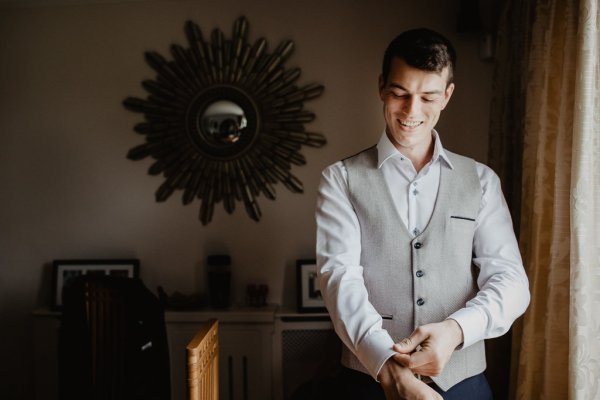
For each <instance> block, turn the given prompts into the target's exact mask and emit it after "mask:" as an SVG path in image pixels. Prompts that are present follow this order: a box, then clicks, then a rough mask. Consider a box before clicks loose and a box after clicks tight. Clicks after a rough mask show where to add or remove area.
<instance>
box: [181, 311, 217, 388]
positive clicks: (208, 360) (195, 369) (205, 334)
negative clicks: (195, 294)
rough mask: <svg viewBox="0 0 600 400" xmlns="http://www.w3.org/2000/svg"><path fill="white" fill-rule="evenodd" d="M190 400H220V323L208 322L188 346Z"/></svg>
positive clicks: (213, 320)
mask: <svg viewBox="0 0 600 400" xmlns="http://www.w3.org/2000/svg"><path fill="white" fill-rule="evenodd" d="M187 362H188V365H187V367H188V392H189V399H190V400H218V399H219V322H218V321H217V320H216V319H211V320H209V321H207V322H206V323H205V324H204V325H203V326H202V328H201V329H200V330H199V331H198V332H197V333H196V335H195V336H194V338H193V339H192V340H191V341H190V343H189V344H188V345H187Z"/></svg>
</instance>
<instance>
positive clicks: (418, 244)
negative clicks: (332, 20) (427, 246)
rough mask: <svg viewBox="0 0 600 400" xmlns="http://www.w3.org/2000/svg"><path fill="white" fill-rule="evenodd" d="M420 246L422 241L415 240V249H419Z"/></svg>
mask: <svg viewBox="0 0 600 400" xmlns="http://www.w3.org/2000/svg"><path fill="white" fill-rule="evenodd" d="M421 247H423V243H421V242H417V243H415V245H414V248H415V249H420V248H421Z"/></svg>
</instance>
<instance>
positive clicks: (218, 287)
mask: <svg viewBox="0 0 600 400" xmlns="http://www.w3.org/2000/svg"><path fill="white" fill-rule="evenodd" d="M206 264H207V265H208V293H209V300H210V306H211V307H213V308H227V307H229V305H230V294H231V289H230V288H231V257H230V256H228V255H223V254H218V255H210V256H208V257H207V258H206Z"/></svg>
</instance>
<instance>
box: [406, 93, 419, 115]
mask: <svg viewBox="0 0 600 400" xmlns="http://www.w3.org/2000/svg"><path fill="white" fill-rule="evenodd" d="M420 107H421V103H420V102H419V99H417V98H415V97H412V96H411V97H409V98H407V99H406V101H405V102H404V104H403V108H402V111H404V113H405V114H406V115H416V114H418V113H419V110H420Z"/></svg>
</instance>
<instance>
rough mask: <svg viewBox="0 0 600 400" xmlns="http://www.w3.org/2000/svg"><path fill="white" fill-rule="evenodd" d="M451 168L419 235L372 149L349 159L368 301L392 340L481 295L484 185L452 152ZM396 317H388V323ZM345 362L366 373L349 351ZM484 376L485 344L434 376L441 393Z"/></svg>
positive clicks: (453, 360)
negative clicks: (476, 243)
mask: <svg viewBox="0 0 600 400" xmlns="http://www.w3.org/2000/svg"><path fill="white" fill-rule="evenodd" d="M447 155H448V158H449V159H450V161H451V162H452V165H453V166H454V169H450V168H449V167H447V166H446V165H445V164H443V165H442V168H441V174H440V185H439V190H438V195H437V199H436V202H435V206H434V210H433V214H432V216H431V219H430V221H429V224H428V225H427V227H426V228H425V229H424V230H423V232H421V234H419V235H418V236H417V237H413V236H412V235H411V234H410V233H409V232H408V229H407V228H406V226H405V225H404V223H403V222H402V220H401V219H400V216H399V215H398V213H397V212H396V208H395V206H394V204H393V202H392V197H391V194H390V191H389V190H390V189H389V188H388V187H387V185H386V183H385V181H384V178H383V175H382V173H381V170H379V169H378V168H377V149H376V148H375V147H372V148H370V149H367V150H365V151H363V152H361V153H359V154H357V155H355V156H353V157H350V158H348V159H345V160H344V165H345V167H346V169H347V171H348V188H349V195H350V201H351V203H352V205H353V207H354V210H355V211H356V215H357V216H358V221H359V224H360V233H361V246H362V247H361V260H360V261H361V265H362V266H363V268H364V272H363V274H364V280H365V286H366V287H367V291H368V294H369V301H370V302H371V303H372V304H373V306H374V307H375V309H376V310H377V311H378V312H379V313H380V314H381V315H382V316H383V317H384V319H383V328H384V329H386V330H387V331H388V332H389V334H390V335H391V337H392V339H393V340H394V341H395V342H398V341H400V340H401V339H402V338H404V337H407V336H409V335H410V334H411V333H412V331H413V330H414V329H415V328H416V327H417V326H420V325H424V324H427V323H431V322H440V321H443V320H444V319H446V318H447V317H448V316H449V315H450V314H452V313H453V312H455V311H457V310H458V309H460V308H463V307H464V306H465V303H466V302H467V301H468V300H469V299H471V298H473V297H474V296H475V294H476V293H477V280H476V267H475V266H473V265H472V245H473V233H474V228H475V218H476V216H477V212H478V210H479V204H480V201H481V184H480V182H479V178H478V176H477V171H476V169H475V162H474V161H473V160H471V159H469V158H466V157H462V156H459V155H457V154H454V153H451V152H447ZM390 318H391V319H390ZM342 364H343V365H345V366H347V367H349V368H352V369H356V370H359V371H363V372H366V370H365V368H364V367H363V366H362V364H361V363H360V361H359V360H358V359H357V358H356V357H355V356H354V354H352V352H351V351H350V350H349V349H347V348H344V349H343V352H342ZM484 370H485V350H484V344H483V341H481V342H477V343H475V344H473V345H472V346H469V347H468V348H466V349H461V350H457V351H455V352H454V354H453V355H452V358H451V359H450V361H449V362H448V364H446V367H445V368H444V371H443V373H442V374H441V375H440V376H438V377H435V378H433V380H434V381H435V383H436V384H437V385H438V386H440V387H441V388H442V389H443V390H447V389H449V388H450V387H452V386H454V385H455V384H456V383H458V382H460V381H462V380H463V379H466V378H468V377H470V376H473V375H476V374H478V373H481V372H483V371H484Z"/></svg>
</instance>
